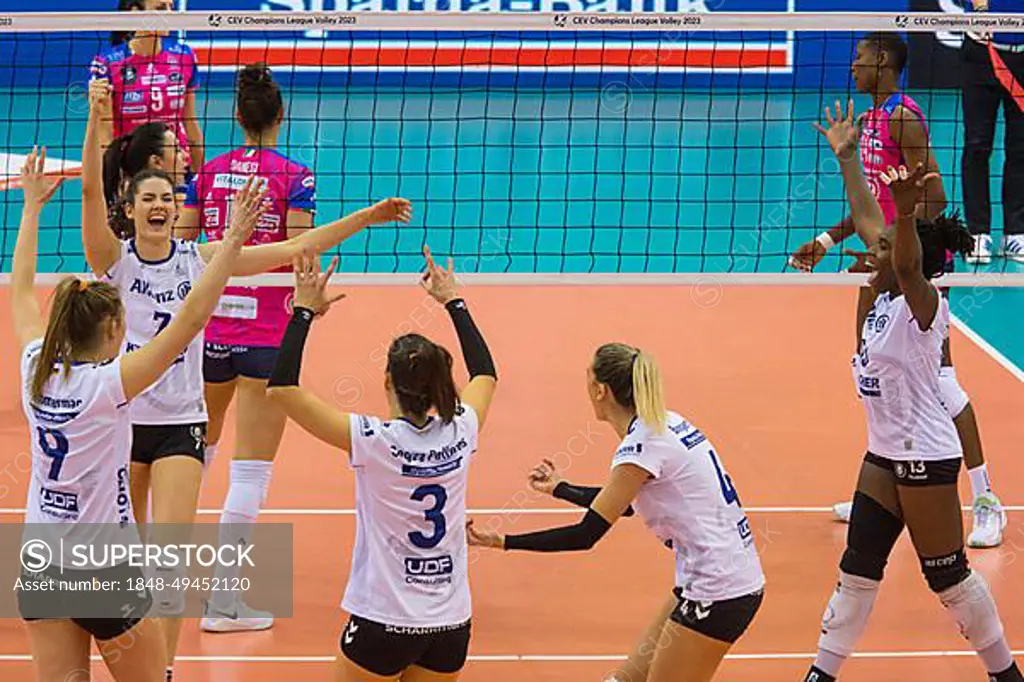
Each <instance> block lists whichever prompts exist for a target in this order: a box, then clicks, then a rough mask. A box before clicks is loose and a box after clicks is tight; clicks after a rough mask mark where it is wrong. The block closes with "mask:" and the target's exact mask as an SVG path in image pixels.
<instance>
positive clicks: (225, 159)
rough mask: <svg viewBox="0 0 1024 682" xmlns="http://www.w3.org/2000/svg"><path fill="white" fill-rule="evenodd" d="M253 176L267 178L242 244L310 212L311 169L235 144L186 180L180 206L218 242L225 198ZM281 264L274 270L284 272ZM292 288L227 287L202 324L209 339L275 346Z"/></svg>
mask: <svg viewBox="0 0 1024 682" xmlns="http://www.w3.org/2000/svg"><path fill="white" fill-rule="evenodd" d="M253 175H255V176H256V177H258V178H260V179H262V180H265V181H266V183H267V187H268V188H267V199H268V200H269V201H270V206H269V207H268V209H267V211H266V213H264V214H263V217H262V218H261V219H260V222H259V225H257V226H256V230H255V231H254V232H253V233H252V236H251V237H250V238H249V241H248V242H247V243H248V244H251V245H256V244H269V243H271V242H282V241H285V240H286V239H288V230H287V227H288V225H287V221H288V211H295V210H299V211H310V212H312V211H314V210H315V208H316V204H315V201H314V180H313V172H312V171H311V170H309V169H308V168H306V167H305V166H303V165H301V164H298V163H295V162H294V161H291V160H290V159H288V158H287V157H286V156H284V155H283V154H281V153H280V152H278V151H277V150H274V149H258V148H255V147H241V148H239V149H235V150H234V151H230V152H228V153H227V154H222V155H220V156H218V157H217V158H215V159H213V160H211V161H209V162H208V163H207V164H206V165H205V166H203V167H202V169H200V171H199V172H198V173H197V174H196V177H195V178H193V179H192V182H190V183H189V185H188V189H187V191H186V193H185V206H187V207H189V208H195V209H196V210H197V212H198V214H199V225H200V227H201V228H202V230H203V233H204V234H205V235H206V238H207V239H208V240H210V241H219V240H220V239H222V238H223V236H224V230H225V229H227V227H228V224H229V222H230V216H229V211H230V198H231V196H232V195H233V194H234V193H235V192H237V191H238V190H239V189H241V188H242V186H243V185H245V182H246V180H247V179H248V178H249V177H250V176H253ZM289 271H291V266H283V267H280V268H278V269H277V270H276V271H275V272H289ZM291 292H292V287H290V286H285V287H277V286H262V287H227V288H226V289H224V294H223V295H222V296H221V299H220V305H219V306H218V307H217V312H216V313H215V314H214V317H213V318H212V319H211V320H210V324H209V326H208V327H207V328H206V341H207V342H209V343H218V344H231V345H239V346H256V347H277V346H279V345H281V338H282V337H283V336H284V330H285V327H286V326H287V325H288V319H289V317H290V316H291V311H290V310H289V308H290V303H291Z"/></svg>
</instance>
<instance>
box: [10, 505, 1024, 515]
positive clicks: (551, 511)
mask: <svg viewBox="0 0 1024 682" xmlns="http://www.w3.org/2000/svg"><path fill="white" fill-rule="evenodd" d="M1003 509H1004V510H1005V511H1007V512H1021V511H1024V505H1004V506H1003ZM962 510H963V511H965V512H969V511H971V507H970V506H968V505H963V506H962ZM222 511H223V510H221V509H200V510H199V511H198V512H196V513H197V514H199V515H200V516H214V515H219V514H221V513H222ZM743 511H744V512H746V513H747V514H831V513H832V507H744V509H743ZM24 513H25V509H24V508H19V507H5V508H0V515H13V514H24ZM466 513H467V514H477V515H480V516H520V515H522V516H548V515H552V516H554V515H564V514H582V513H583V510H582V509H580V508H577V507H564V508H563V507H558V508H541V509H533V508H530V509H517V508H514V507H513V508H509V507H502V508H497V507H495V508H486V507H485V508H479V509H467V510H466ZM260 515H261V516H355V515H356V510H355V509H351V508H337V509H330V508H327V509H318V508H312V507H311V508H293V509H261V510H260Z"/></svg>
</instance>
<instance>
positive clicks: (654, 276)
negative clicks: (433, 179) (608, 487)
mask: <svg viewBox="0 0 1024 682" xmlns="http://www.w3.org/2000/svg"><path fill="white" fill-rule="evenodd" d="M332 253H333V252H330V251H328V252H326V253H325V254H324V255H332ZM467 257H473V254H470V255H469V256H467ZM70 276H75V277H80V278H83V279H90V280H91V279H95V277H94V275H93V274H92V273H80V272H44V273H39V274H37V275H36V285H37V286H54V285H56V284H57V283H58V282H60V281H61V280H62V279H64V278H65V277H70ZM418 279H419V273H415V272H396V273H344V274H340V275H333V276H332V277H331V286H345V287H380V286H403V287H411V286H414V285H416V283H417V282H418ZM458 279H459V280H460V281H462V282H465V283H466V284H472V285H474V286H506V287H507V286H515V287H521V286H526V287H533V286H612V287H624V286H701V287H706V288H713V287H732V286H758V287H764V286H841V287H855V286H862V285H865V284H866V283H867V275H862V274H857V273H848V272H836V273H803V272H789V273H783V272H747V273H742V272H673V273H655V272H641V273H617V272H609V273H595V272H590V273H571V272H523V273H509V272H499V273H490V272H467V273H463V274H459V275H458ZM10 283H11V275H10V273H0V286H8V285H10ZM228 284H229V286H283V287H289V288H290V287H292V286H293V285H294V284H295V280H294V278H293V276H292V274H291V273H286V272H280V273H267V274H263V275H254V276H252V277H232V278H231V281H230V282H229V283H228ZM942 285H943V286H949V287H985V288H992V287H994V288H1000V287H1024V272H977V273H969V272H961V273H954V274H950V275H944V276H943V277H942Z"/></svg>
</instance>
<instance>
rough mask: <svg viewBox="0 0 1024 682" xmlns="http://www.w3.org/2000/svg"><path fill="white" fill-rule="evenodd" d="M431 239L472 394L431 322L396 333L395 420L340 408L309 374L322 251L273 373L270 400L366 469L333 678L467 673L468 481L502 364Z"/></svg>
mask: <svg viewBox="0 0 1024 682" xmlns="http://www.w3.org/2000/svg"><path fill="white" fill-rule="evenodd" d="M424 252H425V254H426V257H427V272H426V273H425V275H424V277H423V286H424V288H425V289H426V290H427V292H428V293H429V294H430V295H431V296H432V297H433V298H434V299H435V300H436V301H437V302H438V303H440V304H442V305H444V307H445V309H446V310H447V311H448V314H449V315H451V318H452V323H453V324H454V326H455V331H456V333H457V334H458V337H459V343H460V344H461V346H462V352H463V356H464V357H465V361H466V369H467V370H469V376H470V380H469V383H468V384H467V385H466V386H465V388H463V389H462V391H461V394H460V392H459V391H458V390H457V389H456V387H455V382H454V380H453V379H452V356H451V354H450V353H449V352H448V351H447V350H446V349H445V348H444V347H443V346H439V345H438V344H436V343H434V342H433V341H431V340H430V339H427V338H424V337H423V336H420V335H419V334H406V335H404V336H401V337H399V338H397V339H395V340H394V341H393V342H392V343H391V347H390V349H389V350H388V362H387V371H386V373H385V375H384V390H385V391H386V392H387V396H388V403H389V405H390V409H391V414H390V419H388V420H386V421H385V420H382V419H379V418H377V417H371V416H366V415H359V414H346V413H343V412H338V411H336V410H334V409H333V408H332V407H330V406H329V405H327V404H326V403H324V402H323V401H322V400H320V399H319V398H317V397H316V396H315V395H313V394H312V393H310V392H309V391H308V390H306V389H304V388H302V387H300V386H299V370H300V364H301V361H302V350H303V346H304V344H305V341H306V336H307V335H308V333H309V329H310V325H311V323H312V320H313V317H314V316H315V315H316V314H319V313H324V312H326V309H327V308H328V307H329V305H330V303H331V302H332V301H331V299H328V298H327V297H326V294H325V288H326V285H327V281H328V279H329V277H330V274H331V270H333V265H332V267H331V269H329V270H328V272H327V273H326V274H324V275H320V274H319V263H318V261H317V260H315V259H310V258H306V259H304V260H302V261H301V262H297V263H296V267H295V311H294V313H293V314H292V319H291V322H289V323H288V329H287V331H286V332H285V335H284V339H283V341H282V342H281V352H280V354H279V355H278V358H277V363H276V365H275V367H274V373H273V375H272V376H271V378H270V388H269V392H270V397H271V399H272V400H274V401H276V402H278V403H279V404H280V405H281V406H282V408H283V409H284V410H285V411H286V412H287V413H288V416H289V417H290V418H291V419H293V420H295V421H296V422H297V423H298V424H299V426H301V427H302V428H303V429H305V430H306V431H308V432H309V433H311V434H313V435H314V436H316V437H317V438H319V439H320V440H322V441H325V442H327V443H330V444H331V445H333V446H335V447H338V448H341V449H342V450H345V451H346V452H348V453H349V465H350V466H351V467H352V469H353V471H354V472H355V477H356V541H355V547H354V549H353V551H352V557H353V559H352V572H351V574H350V575H349V580H348V587H347V588H346V590H345V599H344V602H343V604H342V606H343V608H345V609H346V610H347V611H348V612H349V613H350V614H351V620H350V621H349V623H348V625H347V626H346V627H345V630H344V633H343V634H342V638H341V655H340V656H338V659H337V662H336V664H335V670H334V680H335V682H371V681H373V680H398V679H402V680H415V681H419V682H431V681H434V682H442V681H443V680H455V679H457V678H458V676H459V673H460V671H461V670H462V667H463V665H464V664H465V661H466V652H467V650H468V647H469V639H470V616H471V606H470V594H469V578H468V574H467V568H468V565H467V563H468V562H467V557H466V537H465V525H464V523H465V515H466V482H467V479H468V477H469V464H470V461H471V458H472V457H473V454H474V453H475V452H476V449H477V441H478V437H479V431H480V429H482V428H483V425H484V422H485V421H486V419H487V411H488V408H489V407H490V404H491V396H492V395H493V394H494V390H495V386H496V384H497V376H498V375H497V372H496V371H495V368H494V361H493V360H492V359H491V354H490V351H489V350H488V349H487V344H486V343H485V342H484V339H483V336H481V334H480V332H479V330H478V329H477V327H476V324H475V323H474V322H473V319H472V317H470V314H469V309H468V308H467V306H466V302H465V301H464V300H463V299H462V298H460V297H459V295H458V289H457V285H456V282H455V278H454V276H453V273H452V267H451V262H450V261H449V266H448V269H447V270H445V269H442V268H440V267H438V266H436V265H435V264H434V262H433V260H432V258H431V256H430V251H429V249H425V250H424ZM434 413H436V414H434ZM415 518H419V521H417V522H414V523H412V524H410V519H415Z"/></svg>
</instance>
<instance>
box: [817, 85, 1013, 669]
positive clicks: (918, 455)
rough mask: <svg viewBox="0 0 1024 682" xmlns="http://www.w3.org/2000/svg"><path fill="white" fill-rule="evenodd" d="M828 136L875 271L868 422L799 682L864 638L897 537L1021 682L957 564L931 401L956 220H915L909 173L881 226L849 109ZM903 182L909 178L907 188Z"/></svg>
mask: <svg viewBox="0 0 1024 682" xmlns="http://www.w3.org/2000/svg"><path fill="white" fill-rule="evenodd" d="M827 118H828V122H829V124H830V127H829V129H828V130H827V131H826V130H825V129H824V128H821V127H820V126H818V128H819V130H820V131H821V132H822V133H823V134H825V135H826V137H827V138H828V140H829V143H830V145H831V146H832V149H833V151H834V152H835V154H836V156H837V157H838V158H839V163H840V165H841V168H842V172H843V179H844V181H845V183H846V192H847V196H848V198H849V201H850V205H851V210H852V219H853V222H854V225H855V227H856V229H857V233H858V235H859V236H860V238H861V239H862V240H863V241H864V244H865V245H867V247H868V251H867V253H862V254H857V255H858V258H859V259H861V262H863V263H864V264H866V266H867V267H868V268H869V269H870V270H871V271H872V274H871V275H870V277H869V279H868V283H869V285H870V287H867V288H863V289H862V290H861V294H860V296H861V299H862V301H861V302H862V303H863V301H864V299H867V300H868V301H869V302H871V305H858V309H857V328H858V329H859V330H861V331H860V338H859V339H858V345H857V352H856V355H854V358H853V366H854V372H855V376H856V381H857V389H858V391H859V393H860V395H861V398H862V401H863V403H864V408H865V411H866V412H867V422H868V424H867V426H868V447H867V454H866V455H865V457H864V462H863V464H862V465H861V471H860V478H859V480H858V482H857V492H856V493H855V495H854V498H853V509H852V511H851V515H850V529H849V533H848V536H847V546H846V551H845V552H844V554H843V558H842V560H841V562H840V564H839V571H840V573H839V585H838V587H837V588H836V590H835V592H834V593H833V595H832V598H831V600H830V602H829V604H828V608H827V609H826V611H825V617H824V620H823V622H822V635H821V638H820V639H819V641H818V656H817V659H816V660H815V663H814V665H813V666H812V668H811V670H810V671H809V672H808V674H807V677H806V678H805V680H806V682H834V680H835V679H836V677H837V676H838V674H839V670H840V668H841V667H842V665H843V663H844V662H845V660H846V659H847V658H848V657H849V656H850V655H851V654H852V653H853V651H854V648H855V647H856V644H857V640H858V639H859V638H860V635H861V633H862V632H863V631H864V628H865V627H866V626H867V622H868V617H869V615H870V613H871V609H872V607H873V606H874V602H875V597H876V596H877V594H878V588H879V586H880V584H881V580H882V577H883V573H884V569H885V565H886V563H887V562H888V559H889V555H890V553H891V552H892V548H893V546H894V545H895V544H896V540H897V539H898V538H899V536H900V535H901V534H902V533H903V528H904V525H906V527H907V528H909V530H910V537H911V540H912V541H913V543H914V548H915V549H916V550H917V553H918V556H919V557H920V560H921V567H922V569H923V572H924V576H925V579H926V580H927V581H928V586H929V587H930V588H931V589H932V590H933V591H934V592H935V593H936V594H937V595H938V596H939V600H940V601H941V602H942V605H943V606H945V607H946V609H947V610H948V611H949V612H950V613H951V615H952V616H953V617H954V618H955V619H956V621H957V623H958V625H959V627H960V631H961V633H962V634H963V635H964V637H966V638H967V640H968V641H969V642H970V643H971V645H972V646H973V647H974V649H975V651H977V652H978V655H979V657H980V658H981V661H982V663H983V664H984V665H985V669H986V670H987V671H988V674H989V678H990V679H991V680H993V681H994V682H1020V681H1021V680H1024V677H1022V676H1021V673H1020V671H1019V670H1018V668H1017V664H1016V663H1015V662H1014V660H1013V657H1012V655H1011V653H1010V648H1009V646H1008V645H1007V642H1006V638H1005V636H1004V634H1003V625H1002V622H1001V621H1000V619H999V614H998V613H997V610H996V605H995V601H994V600H993V598H992V594H991V593H990V592H989V588H988V584H987V583H986V581H985V579H984V578H983V577H982V576H981V575H980V574H978V573H975V572H973V571H971V570H970V568H969V567H968V564H967V557H966V555H965V553H964V532H963V520H962V518H961V515H960V499H959V496H958V494H957V478H958V473H959V470H960V463H961V459H962V450H961V446H960V441H959V439H958V438H957V432H956V428H955V427H954V425H953V421H952V419H951V418H950V416H949V413H948V412H947V410H946V409H945V407H944V406H943V404H942V399H941V397H940V396H941V393H940V391H939V372H938V370H939V366H940V365H941V361H942V346H943V342H944V340H945V338H946V333H947V331H948V327H949V302H948V301H947V300H946V299H945V298H944V297H942V296H941V295H940V294H939V291H938V289H936V288H935V286H934V285H933V284H932V283H931V282H930V281H929V280H930V279H931V278H933V277H936V276H939V275H941V274H942V272H943V270H944V267H945V262H946V254H947V251H953V252H955V253H967V252H969V251H970V249H971V247H972V240H971V236H970V234H969V233H968V232H967V230H966V229H965V228H964V226H963V225H962V224H961V223H960V222H959V220H958V219H956V218H955V217H954V218H950V217H947V216H941V217H939V218H936V219H935V220H932V221H928V220H920V219H919V217H918V216H919V215H920V210H921V205H920V204H921V203H922V202H923V201H924V198H925V185H926V184H927V183H928V181H929V180H931V179H932V178H929V176H928V175H927V174H926V173H925V172H924V166H923V165H919V166H917V172H916V173H913V174H911V173H908V172H907V170H906V167H905V166H901V167H900V169H899V170H896V169H893V168H890V169H888V170H887V171H886V173H885V174H884V175H882V176H881V178H882V181H883V182H885V183H887V184H890V185H891V188H892V190H893V192H892V196H893V198H894V200H895V207H896V210H897V218H896V226H895V228H891V227H888V226H887V221H886V219H885V217H884V214H883V213H882V210H881V208H880V207H879V204H878V202H877V200H876V199H875V198H874V196H873V192H872V191H871V189H869V186H868V183H867V180H866V179H865V177H864V173H863V172H862V171H861V166H860V163H859V162H858V161H857V159H856V151H857V141H858V130H857V124H856V122H855V119H854V114H853V102H852V101H851V102H850V104H849V108H848V111H847V114H846V115H843V113H842V110H841V107H840V106H839V104H838V103H837V104H836V112H835V116H834V117H833V115H832V113H831V112H830V111H829V112H828V116H827ZM908 175H909V176H911V177H909V178H908Z"/></svg>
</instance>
